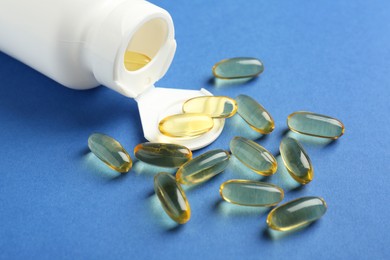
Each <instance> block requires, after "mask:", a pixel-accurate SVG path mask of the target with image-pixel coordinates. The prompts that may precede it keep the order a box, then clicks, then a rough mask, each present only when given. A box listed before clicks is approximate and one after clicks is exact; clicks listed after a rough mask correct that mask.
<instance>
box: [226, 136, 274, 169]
mask: <svg viewBox="0 0 390 260" xmlns="http://www.w3.org/2000/svg"><path fill="white" fill-rule="evenodd" d="M230 151H231V152H232V154H233V155H234V156H235V157H236V158H237V159H238V160H240V161H241V162H242V163H243V164H245V165H246V166H247V167H249V168H250V169H252V170H253V171H255V172H256V173H258V174H261V175H264V176H269V175H272V174H274V173H275V172H276V170H277V168H278V165H277V162H276V160H275V157H273V155H272V154H271V153H270V152H268V151H267V150H266V149H265V148H264V147H262V146H261V145H259V144H257V143H255V142H253V141H252V140H248V139H246V138H244V137H234V138H233V139H232V140H231V141H230Z"/></svg>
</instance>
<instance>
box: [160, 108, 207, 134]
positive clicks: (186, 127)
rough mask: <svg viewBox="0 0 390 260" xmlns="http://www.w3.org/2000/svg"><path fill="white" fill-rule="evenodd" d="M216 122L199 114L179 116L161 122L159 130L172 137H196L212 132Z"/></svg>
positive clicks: (169, 117)
mask: <svg viewBox="0 0 390 260" xmlns="http://www.w3.org/2000/svg"><path fill="white" fill-rule="evenodd" d="M213 126H214V120H213V119H212V118H211V117H210V116H208V115H206V114H199V113H188V114H177V115H173V116H168V117H166V118H164V119H163V120H161V121H160V123H159V126H158V129H159V130H160V132H161V133H162V134H164V135H166V136H170V137H194V136H198V135H201V134H204V133H207V132H208V131H210V130H211V129H212V128H213Z"/></svg>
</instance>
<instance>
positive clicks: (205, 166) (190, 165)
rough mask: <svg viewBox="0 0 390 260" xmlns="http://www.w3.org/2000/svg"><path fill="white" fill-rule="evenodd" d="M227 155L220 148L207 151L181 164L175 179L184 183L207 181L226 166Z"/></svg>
mask: <svg viewBox="0 0 390 260" xmlns="http://www.w3.org/2000/svg"><path fill="white" fill-rule="evenodd" d="M229 157H230V155H229V153H228V152H226V151H225V150H222V149H217V150H212V151H208V152H206V153H204V154H202V155H200V156H198V157H196V158H194V159H192V160H191V161H189V162H187V163H185V164H183V165H182V166H181V167H180V168H179V170H178V171H177V173H176V180H177V181H178V182H180V183H182V184H186V185H191V184H198V183H201V182H204V181H207V180H208V179H210V178H212V177H214V176H215V175H217V174H218V173H220V172H222V171H223V170H224V169H225V168H226V166H227V165H228V164H229Z"/></svg>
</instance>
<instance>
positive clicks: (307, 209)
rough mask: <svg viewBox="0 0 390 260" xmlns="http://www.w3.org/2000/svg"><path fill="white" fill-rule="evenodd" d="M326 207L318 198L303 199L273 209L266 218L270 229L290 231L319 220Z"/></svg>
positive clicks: (322, 200)
mask: <svg viewBox="0 0 390 260" xmlns="http://www.w3.org/2000/svg"><path fill="white" fill-rule="evenodd" d="M326 209H327V206H326V202H325V201H324V199H322V198H319V197H303V198H299V199H296V200H293V201H290V202H287V203H286V204H283V205H281V206H278V207H276V208H274V209H273V210H272V211H271V212H270V213H269V214H268V217H267V224H268V226H269V227H270V228H272V229H275V230H279V231H290V230H294V229H297V228H300V227H304V226H305V225H307V224H310V223H311V222H313V221H316V220H317V219H319V218H321V217H322V216H323V215H324V214H325V212H326Z"/></svg>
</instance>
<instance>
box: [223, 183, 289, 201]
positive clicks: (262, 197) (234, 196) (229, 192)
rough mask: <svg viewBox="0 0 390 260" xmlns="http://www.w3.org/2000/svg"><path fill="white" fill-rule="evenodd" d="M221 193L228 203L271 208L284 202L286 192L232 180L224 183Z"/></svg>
mask: <svg viewBox="0 0 390 260" xmlns="http://www.w3.org/2000/svg"><path fill="white" fill-rule="evenodd" d="M219 193H220V194H221V197H222V198H223V199H224V200H226V201H227V202H230V203H233V204H238V205H243V206H258V207H269V206H275V205H276V204H278V203H279V202H281V201H282V200H283V197H284V192H283V190H282V189H281V188H279V187H278V186H276V185H273V184H270V183H265V182H260V181H249V180H230V181H227V182H224V183H222V185H221V187H220V189H219Z"/></svg>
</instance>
